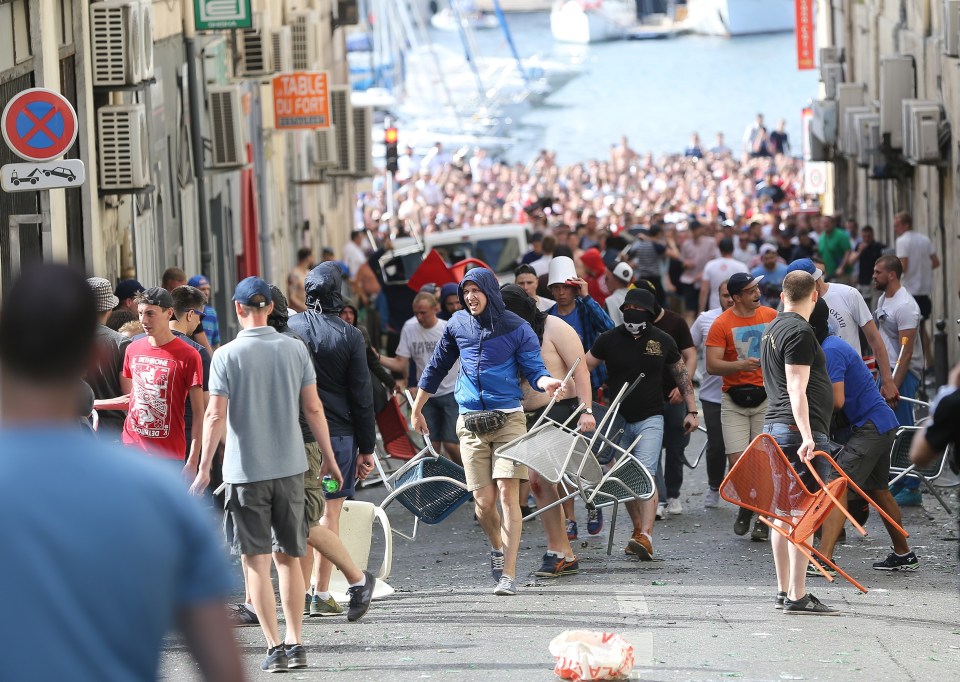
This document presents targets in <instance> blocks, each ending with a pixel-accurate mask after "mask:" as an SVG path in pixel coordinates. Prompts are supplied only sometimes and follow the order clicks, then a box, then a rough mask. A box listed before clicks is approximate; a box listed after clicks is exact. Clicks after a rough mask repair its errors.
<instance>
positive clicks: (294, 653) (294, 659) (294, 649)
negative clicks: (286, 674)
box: [283, 644, 307, 670]
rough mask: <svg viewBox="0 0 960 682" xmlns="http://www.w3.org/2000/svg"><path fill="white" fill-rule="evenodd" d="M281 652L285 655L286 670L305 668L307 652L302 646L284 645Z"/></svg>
mask: <svg viewBox="0 0 960 682" xmlns="http://www.w3.org/2000/svg"><path fill="white" fill-rule="evenodd" d="M283 650H284V652H285V653H286V654H287V668H289V669H290V670H294V669H296V668H306V667H307V650H306V649H304V648H303V645H302V644H284V645H283Z"/></svg>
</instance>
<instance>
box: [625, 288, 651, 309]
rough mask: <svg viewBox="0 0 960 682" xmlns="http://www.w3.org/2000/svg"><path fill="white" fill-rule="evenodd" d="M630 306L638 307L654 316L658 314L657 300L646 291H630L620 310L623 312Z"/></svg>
mask: <svg viewBox="0 0 960 682" xmlns="http://www.w3.org/2000/svg"><path fill="white" fill-rule="evenodd" d="M628 305H635V306H638V307H640V308H643V309H644V310H646V311H647V312H650V313H654V314H656V312H657V299H656V298H654V297H653V294H651V293H650V292H649V291H647V290H646V289H631V290H630V291H628V292H627V296H626V298H624V299H623V303H622V304H621V306H620V310H623V309H624V308H626V307H627V306H628Z"/></svg>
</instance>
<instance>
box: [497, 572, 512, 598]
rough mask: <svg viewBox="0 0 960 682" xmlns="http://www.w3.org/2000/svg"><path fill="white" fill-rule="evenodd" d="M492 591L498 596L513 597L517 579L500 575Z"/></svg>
mask: <svg viewBox="0 0 960 682" xmlns="http://www.w3.org/2000/svg"><path fill="white" fill-rule="evenodd" d="M493 593H494V594H495V595H497V596H498V597H513V596H515V595H516V594H517V581H515V580H514V579H513V578H511V577H510V576H506V575H504V576H500V582H499V583H497V587H496V588H495V589H494V590H493Z"/></svg>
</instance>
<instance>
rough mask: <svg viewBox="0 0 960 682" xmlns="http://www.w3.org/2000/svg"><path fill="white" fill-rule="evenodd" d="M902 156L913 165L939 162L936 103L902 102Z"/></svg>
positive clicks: (938, 114) (938, 118)
mask: <svg viewBox="0 0 960 682" xmlns="http://www.w3.org/2000/svg"><path fill="white" fill-rule="evenodd" d="M903 156H904V158H906V159H907V160H908V161H910V162H911V163H915V164H928V163H937V162H939V161H940V105H939V104H938V103H937V102H932V101H929V100H920V99H908V100H904V101H903Z"/></svg>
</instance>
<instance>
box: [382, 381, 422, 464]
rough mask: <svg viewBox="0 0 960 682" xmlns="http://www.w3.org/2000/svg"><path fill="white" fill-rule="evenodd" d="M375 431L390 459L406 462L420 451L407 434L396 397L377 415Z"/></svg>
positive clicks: (404, 419)
mask: <svg viewBox="0 0 960 682" xmlns="http://www.w3.org/2000/svg"><path fill="white" fill-rule="evenodd" d="M377 429H378V430H379V431H380V437H381V438H383V447H384V448H385V449H386V451H387V454H388V455H390V456H391V457H395V458H396V459H404V460H407V459H411V458H412V457H413V456H414V455H416V454H417V452H419V451H420V449H419V448H418V447H417V446H416V445H415V444H414V443H413V441H411V440H410V436H409V435H408V434H407V420H406V418H405V417H404V416H403V412H401V411H400V403H398V402H397V398H396V396H391V397H390V400H388V401H387V406H386V407H385V408H383V410H381V411H380V412H379V413H378V414H377Z"/></svg>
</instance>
